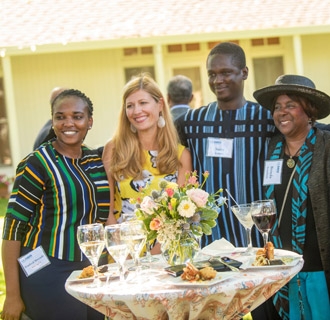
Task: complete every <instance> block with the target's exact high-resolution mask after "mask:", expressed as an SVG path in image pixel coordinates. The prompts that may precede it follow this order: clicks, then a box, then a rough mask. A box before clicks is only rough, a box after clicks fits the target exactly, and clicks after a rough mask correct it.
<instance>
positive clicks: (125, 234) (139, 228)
mask: <svg viewBox="0 0 330 320" xmlns="http://www.w3.org/2000/svg"><path fill="white" fill-rule="evenodd" d="M121 225H122V227H121V235H122V239H123V240H124V241H125V242H126V244H127V246H128V250H129V253H130V254H131V256H132V258H133V261H134V266H132V267H130V268H128V270H129V271H137V272H140V270H141V269H148V268H149V267H148V266H145V265H143V266H142V265H141V262H140V254H141V251H142V249H143V247H144V245H145V243H146V240H147V230H146V229H145V227H144V223H143V221H140V220H130V221H128V222H124V223H122V224H121Z"/></svg>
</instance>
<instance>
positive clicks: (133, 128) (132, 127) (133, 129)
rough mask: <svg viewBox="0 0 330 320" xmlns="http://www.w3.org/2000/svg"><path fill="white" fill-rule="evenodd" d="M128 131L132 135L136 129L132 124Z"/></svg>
mask: <svg viewBox="0 0 330 320" xmlns="http://www.w3.org/2000/svg"><path fill="white" fill-rule="evenodd" d="M130 129H131V131H132V132H133V133H136V128H135V127H134V126H133V125H132V124H130Z"/></svg>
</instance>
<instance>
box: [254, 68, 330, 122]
mask: <svg viewBox="0 0 330 320" xmlns="http://www.w3.org/2000/svg"><path fill="white" fill-rule="evenodd" d="M282 94H285V95H287V94H294V95H297V96H303V97H306V98H307V99H309V100H310V101H311V102H312V103H313V104H314V105H315V107H316V108H317V110H318V116H317V118H318V119H323V118H325V117H327V116H328V115H329V114H330V97H329V96H328V95H327V94H326V93H324V92H322V91H319V90H316V89H315V84H314V82H313V81H312V80H310V79H308V78H307V77H303V76H298V75H291V74H286V75H282V76H279V77H278V78H277V79H276V81H275V84H274V85H272V86H268V87H264V88H261V89H259V90H256V91H255V92H254V93H253V96H254V98H255V99H256V100H257V101H258V103H259V104H260V105H262V106H263V107H264V108H266V109H268V110H270V111H272V108H273V106H274V102H275V98H276V97H278V96H280V95H282Z"/></svg>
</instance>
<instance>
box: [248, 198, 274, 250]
mask: <svg viewBox="0 0 330 320" xmlns="http://www.w3.org/2000/svg"><path fill="white" fill-rule="evenodd" d="M251 216H252V219H253V221H254V224H255V225H256V227H257V228H258V230H259V231H260V232H261V234H262V237H263V239H264V246H266V244H267V241H268V233H269V231H270V230H271V228H272V227H273V225H274V223H275V220H276V208H275V204H274V201H273V200H271V199H269V200H257V201H253V202H252V203H251Z"/></svg>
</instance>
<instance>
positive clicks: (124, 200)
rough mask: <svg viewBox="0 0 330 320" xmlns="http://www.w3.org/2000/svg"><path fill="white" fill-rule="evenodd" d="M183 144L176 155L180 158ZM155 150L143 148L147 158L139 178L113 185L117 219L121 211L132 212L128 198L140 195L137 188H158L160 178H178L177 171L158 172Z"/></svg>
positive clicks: (170, 179)
mask: <svg viewBox="0 0 330 320" xmlns="http://www.w3.org/2000/svg"><path fill="white" fill-rule="evenodd" d="M184 148H185V147H184V146H183V145H179V149H178V157H179V159H180V158H181V155H182V152H183V150H184ZM157 154H158V153H157V151H148V150H144V155H145V158H146V159H147V161H146V165H145V168H144V170H143V171H142V176H143V177H142V179H141V180H133V179H132V178H127V179H124V180H121V181H119V182H118V181H117V182H116V186H115V210H114V212H115V215H116V218H117V219H118V218H119V217H120V215H121V213H132V212H134V209H135V205H134V204H132V203H130V199H136V198H137V197H138V196H140V195H141V194H140V192H139V189H140V188H141V187H142V188H143V187H146V186H147V185H149V186H150V188H151V190H159V186H158V184H159V182H160V181H161V180H164V179H165V180H167V181H171V182H176V181H177V179H178V172H177V171H176V172H169V173H167V174H159V171H158V169H157V167H156V157H157Z"/></svg>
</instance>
